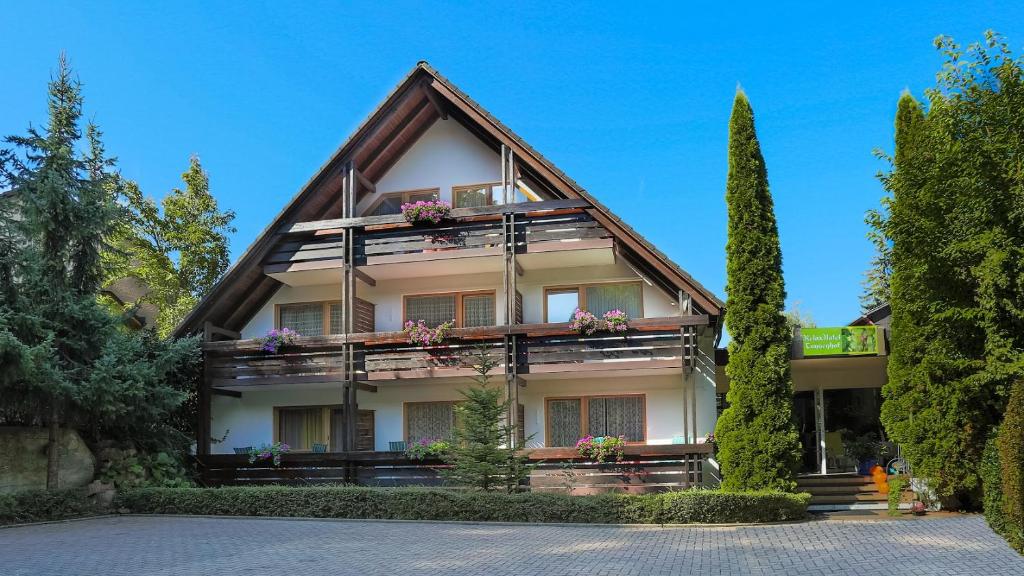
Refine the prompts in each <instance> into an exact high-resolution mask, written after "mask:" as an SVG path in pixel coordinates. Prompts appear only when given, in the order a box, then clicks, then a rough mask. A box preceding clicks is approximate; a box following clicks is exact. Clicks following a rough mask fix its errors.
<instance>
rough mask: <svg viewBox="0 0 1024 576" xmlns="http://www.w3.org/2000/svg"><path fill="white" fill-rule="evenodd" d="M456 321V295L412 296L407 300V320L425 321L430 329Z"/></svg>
mask: <svg viewBox="0 0 1024 576" xmlns="http://www.w3.org/2000/svg"><path fill="white" fill-rule="evenodd" d="M454 319H455V295H454V294H439V295H436V296H410V297H408V298H406V299H405V320H412V321H413V322H417V321H419V320H423V321H424V322H426V323H427V325H428V326H430V327H435V326H437V325H439V324H442V323H444V322H449V321H451V320H454Z"/></svg>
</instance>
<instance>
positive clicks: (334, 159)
mask: <svg viewBox="0 0 1024 576" xmlns="http://www.w3.org/2000/svg"><path fill="white" fill-rule="evenodd" d="M423 75H426V77H422V76H423ZM431 88H432V89H434V90H436V91H437V93H438V94H439V95H441V96H443V97H444V98H445V100H446V101H447V102H449V103H450V104H452V105H453V106H455V107H457V108H459V109H460V111H461V112H463V113H464V114H465V115H466V119H467V120H470V121H472V122H473V123H475V124H476V125H477V126H479V127H480V128H483V131H484V132H486V133H487V134H489V135H490V136H491V137H492V138H495V139H497V140H499V141H502V142H504V143H507V144H508V145H510V146H511V147H512V148H513V150H515V151H516V152H517V156H519V157H521V158H522V159H523V160H524V161H525V162H527V163H528V165H529V167H530V168H531V169H532V171H533V172H535V173H536V174H537V176H539V177H541V178H543V179H545V180H547V181H548V182H550V183H551V184H553V185H554V186H556V188H557V189H558V191H559V192H560V193H561V194H562V195H564V196H565V197H567V198H570V199H571V198H582V199H584V200H586V201H588V202H590V203H591V204H592V205H593V206H594V208H593V209H592V210H591V214H592V215H593V216H594V217H595V218H596V219H598V220H599V221H601V222H602V224H603V225H605V226H606V227H607V228H609V229H610V230H611V231H612V232H613V233H614V234H615V235H616V236H617V237H619V238H620V239H622V240H624V241H625V242H626V243H627V244H630V245H631V247H633V248H634V249H635V250H636V251H637V253H638V255H639V256H641V257H643V258H644V259H645V260H648V261H649V262H650V263H651V264H652V265H654V266H655V268H656V269H658V270H659V272H662V273H665V274H666V276H667V277H669V278H673V279H674V281H675V283H676V284H677V285H678V286H679V287H680V288H682V289H684V290H686V291H687V293H689V294H690V296H691V297H692V298H693V299H694V301H695V303H696V304H697V306H698V307H699V309H700V311H703V312H706V313H708V314H709V315H711V316H716V317H721V315H722V314H724V303H723V302H722V301H721V300H720V299H719V298H718V297H717V296H715V295H714V294H713V293H712V292H711V291H710V290H708V289H707V288H705V287H704V286H702V285H701V284H700V283H698V282H697V281H696V280H694V279H693V278H692V277H691V276H690V275H689V274H687V273H686V272H685V271H684V270H683V269H682V268H680V267H679V266H678V265H677V264H675V263H674V262H673V261H672V260H671V259H669V258H668V257H667V256H666V255H665V254H664V253H662V252H661V251H659V250H658V249H657V248H655V247H654V246H653V245H652V244H651V243H650V242H648V241H647V240H646V239H645V238H643V236H642V235H640V234H639V233H638V232H636V230H634V229H633V228H631V227H629V226H628V225H627V224H625V222H623V221H622V220H621V219H619V218H618V217H617V216H615V215H614V214H613V213H612V212H611V211H610V210H609V209H608V208H607V207H605V206H604V205H603V204H601V203H600V202H598V201H597V199H595V198H594V197H593V196H591V195H590V194H589V193H588V192H587V191H586V190H585V189H583V187H581V186H580V185H579V184H577V183H576V182H575V181H574V180H572V179H571V178H570V177H569V176H568V175H566V174H565V173H564V172H562V171H561V170H560V169H559V168H558V167H556V166H555V165H554V164H553V163H552V162H550V161H549V160H547V159H546V158H544V156H542V155H541V154H540V153H538V152H537V151H536V150H534V149H533V148H532V147H530V146H529V145H528V144H527V143H526V142H525V141H524V140H522V139H521V138H519V136H517V135H516V134H515V133H514V132H512V131H511V130H510V129H509V128H508V127H506V126H505V125H504V124H502V123H501V122H500V121H499V120H498V119H497V118H495V117H494V116H492V115H491V114H490V113H489V112H487V111H486V110H485V109H484V108H483V107H482V106H480V105H479V104H477V103H476V102H475V101H473V100H472V99H471V98H470V97H469V96H468V95H466V94H465V93H464V92H462V91H461V90H459V89H458V88H457V87H456V86H455V85H454V84H452V83H451V82H450V81H448V80H447V79H446V78H445V77H443V76H442V75H441V74H440V73H438V72H437V71H436V70H434V69H433V68H432V67H431V66H430V65H429V64H427V63H426V62H420V63H418V64H417V65H416V67H415V68H413V70H412V71H411V72H409V74H407V75H406V76H405V77H404V78H403V79H402V81H401V82H399V84H398V85H397V86H396V87H395V88H394V89H393V90H392V91H391V93H390V94H389V95H388V97H387V98H385V99H384V100H383V102H382V103H381V104H380V105H379V106H378V107H377V108H376V109H375V110H374V111H373V112H371V113H370V114H369V115H368V117H367V118H366V120H364V121H363V123H362V124H360V126H359V127H358V128H357V129H356V131H355V132H354V133H353V134H352V135H351V136H350V137H349V138H348V139H347V140H346V141H345V142H344V143H343V144H342V145H341V146H340V147H339V148H338V150H337V151H336V152H335V153H334V154H333V155H332V156H331V158H330V159H328V161H327V162H325V163H324V164H323V165H322V166H321V167H320V169H319V170H318V171H317V173H316V174H314V175H313V177H312V178H310V180H309V181H307V183H306V184H305V185H304V186H303V187H302V188H301V189H300V191H299V192H298V193H296V194H295V195H294V196H293V197H292V199H291V201H289V202H288V204H287V205H286V206H285V208H284V209H283V210H281V212H280V213H278V215H277V216H276V217H275V218H274V220H273V221H272V222H271V223H270V225H269V226H267V227H266V228H265V229H264V230H263V231H262V232H261V233H260V235H259V236H258V237H257V239H256V241H254V242H253V244H251V245H250V246H249V248H248V249H247V250H246V251H245V253H243V255H242V256H241V257H240V258H239V260H238V261H237V262H236V263H235V264H234V265H232V266H231V267H230V268H229V269H228V271H227V272H226V273H225V274H224V276H223V277H222V278H221V280H220V281H218V283H217V284H216V285H215V286H214V288H213V290H211V293H210V294H209V295H208V296H207V297H206V298H204V299H203V300H202V301H201V302H200V303H199V305H197V306H196V308H195V309H194V310H193V311H192V312H190V313H189V315H188V316H186V318H185V319H184V320H183V321H182V322H181V324H179V326H178V327H177V328H176V329H175V331H174V335H175V336H183V335H186V334H190V333H195V332H198V331H199V330H200V328H201V326H202V322H203V321H204V320H207V319H209V318H210V317H211V315H212V314H211V312H212V311H213V310H214V309H216V308H219V307H220V306H218V304H220V305H221V306H223V305H224V303H223V302H222V301H223V300H224V299H225V298H226V297H227V296H229V294H228V293H227V292H229V287H230V285H232V284H235V285H237V284H238V283H239V281H241V280H242V277H243V276H244V275H246V273H247V272H248V273H250V274H251V273H253V270H257V271H259V272H260V273H261V272H262V267H261V266H260V265H259V264H260V261H261V260H262V258H263V257H264V256H265V255H266V253H267V252H268V251H269V250H270V249H271V248H272V246H273V244H274V243H275V242H276V239H277V231H278V230H280V228H281V225H282V223H284V222H293V221H295V220H296V215H297V214H298V213H301V212H302V211H303V208H304V204H305V201H306V199H307V198H308V197H309V196H310V195H311V194H313V193H314V192H315V191H316V190H319V189H320V188H321V187H322V186H324V185H326V184H327V183H328V181H329V180H330V179H331V178H332V177H340V174H338V173H337V172H338V168H339V167H341V166H343V165H344V163H345V162H346V161H347V159H348V158H349V157H350V156H351V155H353V154H354V153H355V152H356V151H357V149H358V147H359V146H360V145H361V144H362V143H363V141H364V139H366V138H368V137H369V136H371V135H372V133H373V131H374V130H375V129H376V127H377V125H378V124H379V123H381V122H383V121H384V120H386V119H387V117H388V116H389V115H390V114H391V113H392V112H394V111H395V109H396V108H397V107H399V106H400V105H401V104H402V103H403V98H405V97H406V96H407V95H409V94H410V92H412V91H415V90H421V91H422V90H429V89H431ZM422 97H423V98H428V97H427V95H426V94H423V95H422ZM428 99H429V98H428ZM406 103H407V104H408V103H409V102H406ZM410 105H411V104H410ZM416 109H417V110H423V109H424V108H423V107H422V106H419V105H417V108H416ZM429 109H430V110H432V111H433V112H434V114H436V115H437V116H436V117H440V116H441V115H442V111H441V110H438V109H437V106H436V105H434V104H433V102H432V103H431V106H430V107H429ZM474 132H476V133H477V134H478V136H482V134H480V133H479V132H480V131H478V130H474ZM413 141H414V139H413ZM339 180H340V178H339ZM316 208H317V212H316V213H317V214H319V215H322V214H323V213H324V210H323V209H322V208H323V207H322V206H319V207H316ZM310 219H315V217H313V218H310ZM264 278H267V277H265V276H264ZM267 280H270V281H271V284H268V283H267V281H266V280H263V281H261V285H271V286H273V290H276V289H277V286H279V284H280V283H278V282H277V281H276V280H274V279H272V278H267ZM250 281H252V280H250ZM243 283H244V282H243ZM241 289H243V290H244V289H245V288H244V286H243V287H242V288H241ZM273 290H272V291H271V292H270V294H268V295H266V297H265V298H261V300H262V302H263V303H265V302H266V300H267V299H269V297H270V295H272V293H273ZM235 291H237V288H236V290H235ZM260 305H262V303H261V304H260ZM243 308H244V307H239V306H237V305H236V306H233V309H232V312H231V314H230V315H224V314H223V311H221V313H220V314H216V317H218V318H222V319H223V320H222V321H227V320H229V319H230V320H233V321H236V322H237V321H239V320H241V319H242V318H247V317H251V314H252V313H255V311H254V310H251V311H250V310H244V309H243ZM227 327H229V328H233V327H231V326H227Z"/></svg>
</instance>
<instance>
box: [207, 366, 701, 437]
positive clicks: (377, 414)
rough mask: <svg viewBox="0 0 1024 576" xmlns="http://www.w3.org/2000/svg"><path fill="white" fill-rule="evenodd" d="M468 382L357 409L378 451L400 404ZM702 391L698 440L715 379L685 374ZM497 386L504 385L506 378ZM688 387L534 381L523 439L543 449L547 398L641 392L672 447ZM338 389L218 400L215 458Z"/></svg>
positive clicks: (388, 393) (386, 391) (426, 386)
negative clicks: (369, 418)
mask: <svg viewBox="0 0 1024 576" xmlns="http://www.w3.org/2000/svg"><path fill="white" fill-rule="evenodd" d="M467 384H468V379H467V381H466V382H464V383H453V382H449V383H444V384H437V383H422V382H420V383H380V385H379V386H378V391H377V392H376V393H371V392H365V391H360V392H359V398H358V401H359V408H360V409H361V410H373V411H374V420H375V430H374V441H375V447H376V449H377V450H387V448H388V442H391V441H396V440H401V439H402V438H403V414H404V411H403V403H404V402H423V401H440V400H447V401H454V400H461V399H462V396H461V395H460V394H459V392H458V390H459V388H461V387H463V386H466V385H467ZM694 384H696V387H697V437H698V438H699V439H702V438H703V437H704V436H705V435H706V434H707V433H708V432H710V431H712V430H713V429H714V425H715V396H714V381H713V379H712V380H710V381H709V380H708V379H706V378H705V377H704V376H703V375H702V374H701V373H698V372H694V374H693V375H690V376H687V379H686V387H687V390H691V389H692V386H694ZM495 385H498V386H504V383H503V380H502V379H501V377H500V376H499V377H496V380H495ZM683 389H684V384H683V382H682V378H681V376H680V375H679V374H669V375H657V376H630V377H628V378H619V377H612V378H609V377H593V378H580V379H571V380H554V379H552V380H531V381H529V383H528V384H527V386H526V387H525V388H522V389H520V392H519V394H520V396H519V400H520V402H521V403H522V404H523V407H524V412H525V418H526V422H525V424H526V434H527V435H528V436H529V435H531V434H532V435H533V436H534V437H533V438H532V440H531V442H530V446H531V447H539V446H543V445H544V443H545V438H544V422H545V414H544V410H545V399H546V398H552V397H563V396H576V395H602V394H643V395H644V396H645V397H646V400H645V404H646V409H647V443H649V444H670V443H672V440H673V438H674V437H679V436H683V435H684V432H685V431H684V429H683V407H684V395H683ZM340 403H341V392H340V387H336V388H330V389H316V390H310V389H306V390H302V389H299V388H298V387H296V388H294V389H290V390H272V391H263V390H257V391H246V392H244V393H243V395H242V397H241V398H231V397H225V396H215V397H214V398H213V423H212V431H213V437H214V438H217V439H220V438H222V437H224V441H223V442H220V443H218V444H215V445H214V446H213V451H214V452H215V453H231V451H232V448H234V447H244V446H258V445H260V444H263V443H267V442H271V441H272V440H273V437H274V430H273V421H274V416H273V414H274V407H275V406H317V405H328V404H340Z"/></svg>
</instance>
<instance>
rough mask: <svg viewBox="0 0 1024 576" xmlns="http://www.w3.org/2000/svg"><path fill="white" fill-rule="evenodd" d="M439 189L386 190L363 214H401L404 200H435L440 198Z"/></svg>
mask: <svg viewBox="0 0 1024 576" xmlns="http://www.w3.org/2000/svg"><path fill="white" fill-rule="evenodd" d="M440 197H441V195H440V190H439V189H437V188H432V189H428V190H407V191H405V192H388V193H387V194H381V195H380V198H378V199H377V201H376V202H374V203H373V204H372V205H370V207H369V208H368V209H367V210H366V213H365V214H364V216H386V215H390V214H401V213H402V204H405V203H406V202H417V201H420V200H423V201H427V200H437V199H438V198H440Z"/></svg>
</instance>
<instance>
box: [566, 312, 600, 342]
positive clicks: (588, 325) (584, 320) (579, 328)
mask: <svg viewBox="0 0 1024 576" xmlns="http://www.w3.org/2000/svg"><path fill="white" fill-rule="evenodd" d="M599 324H600V322H598V320H597V316H594V315H593V314H591V313H590V312H587V311H586V310H580V309H579V308H577V309H576V311H575V312H573V313H572V316H571V317H570V318H569V329H570V330H572V331H573V332H576V333H577V334H583V335H584V336H590V335H591V334H593V333H594V332H597V329H598V326H599Z"/></svg>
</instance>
